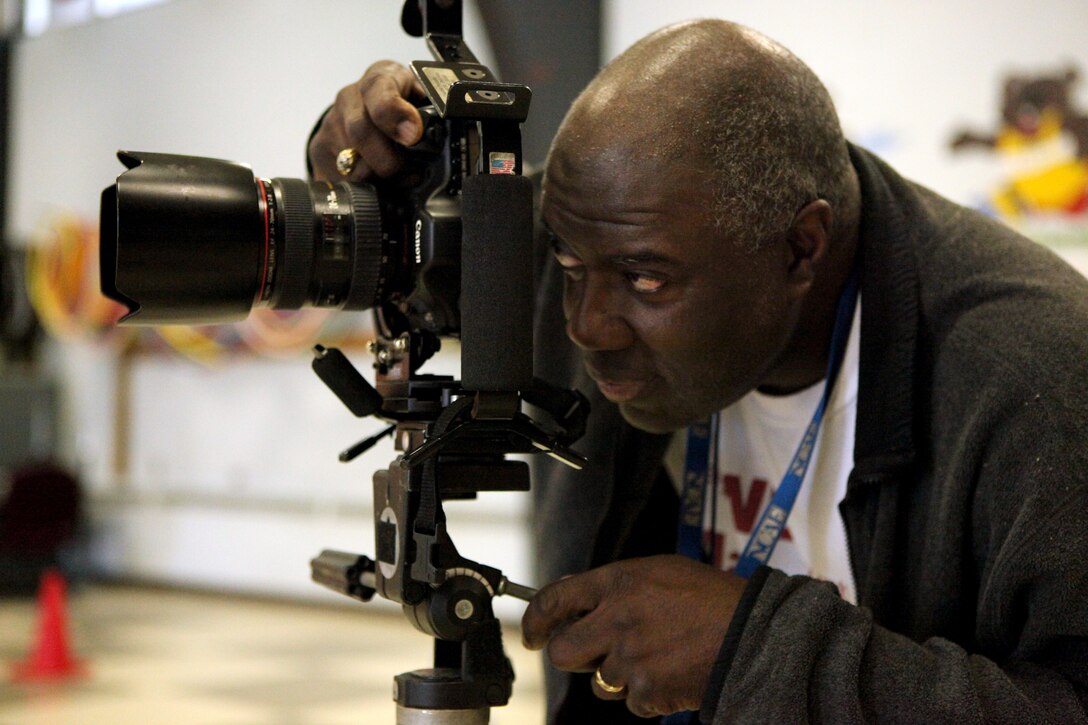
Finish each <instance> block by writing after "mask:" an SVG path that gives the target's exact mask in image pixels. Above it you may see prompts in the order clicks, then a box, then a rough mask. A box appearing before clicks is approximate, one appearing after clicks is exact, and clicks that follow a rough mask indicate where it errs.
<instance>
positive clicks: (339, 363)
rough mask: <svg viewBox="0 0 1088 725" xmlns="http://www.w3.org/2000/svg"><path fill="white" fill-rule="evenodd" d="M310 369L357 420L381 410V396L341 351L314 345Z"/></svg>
mask: <svg viewBox="0 0 1088 725" xmlns="http://www.w3.org/2000/svg"><path fill="white" fill-rule="evenodd" d="M310 366H311V367H312V368H313V369H314V372H315V373H317V377H319V378H321V381H322V382H323V383H325V385H327V386H328V387H329V390H331V391H332V392H333V393H335V394H336V397H338V398H340V402H341V403H343V404H344V405H346V406H347V408H348V410H350V411H351V412H352V413H354V414H355V415H356V417H359V418H365V417H366V416H368V415H374V414H375V413H377V412H378V411H379V410H381V408H382V396H381V393H379V392H378V391H377V390H375V389H374V386H373V385H371V384H370V383H368V382H367V381H366V378H364V377H363V376H362V375H361V374H360V373H359V371H358V370H356V369H355V366H354V365H352V364H351V361H349V360H348V359H347V358H346V357H345V356H344V353H342V352H340V350H339V349H337V348H335V347H328V348H327V347H324V346H322V345H314V361H313V362H312V363H311V365H310ZM356 455H358V454H356Z"/></svg>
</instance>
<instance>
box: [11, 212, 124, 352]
mask: <svg viewBox="0 0 1088 725" xmlns="http://www.w3.org/2000/svg"><path fill="white" fill-rule="evenodd" d="M26 265H27V274H26V279H27V283H26V284H27V296H28V297H29V298H30V303H31V305H33V307H34V310H35V312H36V313H37V315H38V318H39V319H40V320H41V322H42V325H43V326H44V327H45V329H46V330H47V331H48V332H49V333H50V334H52V335H53V336H55V337H59V338H84V339H87V338H90V339H101V338H102V337H103V336H106V335H108V334H111V333H113V332H114V331H115V330H116V329H117V328H116V324H115V323H116V322H117V320H118V319H119V318H120V317H121V316H122V315H123V314H124V313H125V308H124V307H123V306H122V305H119V304H117V303H116V302H114V301H112V300H110V299H108V298H106V297H105V296H104V295H103V294H102V292H101V289H100V288H99V282H98V231H97V229H95V228H94V227H93V226H91V225H89V224H86V223H84V222H83V221H81V220H80V219H79V218H78V217H76V216H74V215H65V216H61V217H57V218H56V219H54V220H53V221H52V223H50V224H48V225H47V226H45V227H43V229H42V231H41V232H40V234H39V235H38V236H37V237H36V238H35V239H34V240H33V243H32V245H31V246H30V247H29V248H28V249H27V255H26Z"/></svg>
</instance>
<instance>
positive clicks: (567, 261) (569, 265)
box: [553, 250, 585, 281]
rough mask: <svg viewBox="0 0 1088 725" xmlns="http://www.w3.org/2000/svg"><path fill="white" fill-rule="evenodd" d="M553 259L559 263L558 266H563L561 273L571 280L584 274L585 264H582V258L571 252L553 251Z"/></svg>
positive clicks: (577, 278)
mask: <svg viewBox="0 0 1088 725" xmlns="http://www.w3.org/2000/svg"><path fill="white" fill-rule="evenodd" d="M553 256H554V257H555V261H556V262H558V263H559V266H560V267H562V268H563V274H565V275H566V276H567V277H568V278H570V279H572V280H576V281H577V280H579V279H581V278H582V275H583V274H584V270H585V266H584V265H583V264H582V260H580V259H578V258H577V257H575V256H574V255H573V254H566V253H564V252H561V251H559V250H556V251H555V252H554V253H553Z"/></svg>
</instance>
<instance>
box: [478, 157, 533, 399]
mask: <svg viewBox="0 0 1088 725" xmlns="http://www.w3.org/2000/svg"><path fill="white" fill-rule="evenodd" d="M461 225H462V227H461V228H462V235H461V239H462V242H461V382H462V384H463V385H464V387H465V388H466V389H468V390H487V391H513V390H524V389H527V388H529V387H531V386H532V384H533V185H532V182H530V181H529V180H528V179H527V178H525V177H524V176H515V175H512V174H491V175H481V176H470V177H468V178H467V179H465V181H464V185H463V193H462V197H461Z"/></svg>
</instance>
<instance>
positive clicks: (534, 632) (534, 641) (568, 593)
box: [521, 567, 609, 650]
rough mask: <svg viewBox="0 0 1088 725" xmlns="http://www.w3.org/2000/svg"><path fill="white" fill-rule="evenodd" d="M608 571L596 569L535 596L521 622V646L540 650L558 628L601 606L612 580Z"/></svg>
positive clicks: (547, 587)
mask: <svg viewBox="0 0 1088 725" xmlns="http://www.w3.org/2000/svg"><path fill="white" fill-rule="evenodd" d="M608 571H609V567H602V568H600V569H593V570H591V571H588V572H585V573H584V574H578V575H576V576H572V577H567V578H565V579H560V580H559V581H556V582H552V583H551V584H549V585H548V586H546V587H544V588H542V589H541V590H540V591H538V592H537V593H536V596H534V597H533V599H532V601H530V602H529V606H528V607H527V608H526V609H525V615H524V616H523V617H522V618H521V634H522V642H524V644H525V646H526V647H527V648H528V649H533V650H536V649H541V648H543V647H544V645H545V644H547V642H548V640H549V639H550V638H551V636H552V634H553V632H554V631H555V630H556V628H557V627H559V626H560V625H563V624H567V623H569V622H571V621H572V620H574V619H577V618H580V617H582V616H584V615H585V614H586V613H588V612H591V611H592V610H594V609H595V608H596V607H597V606H598V605H599V604H600V602H601V597H602V595H603V593H604V591H605V590H606V587H607V581H608V579H609V574H608Z"/></svg>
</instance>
